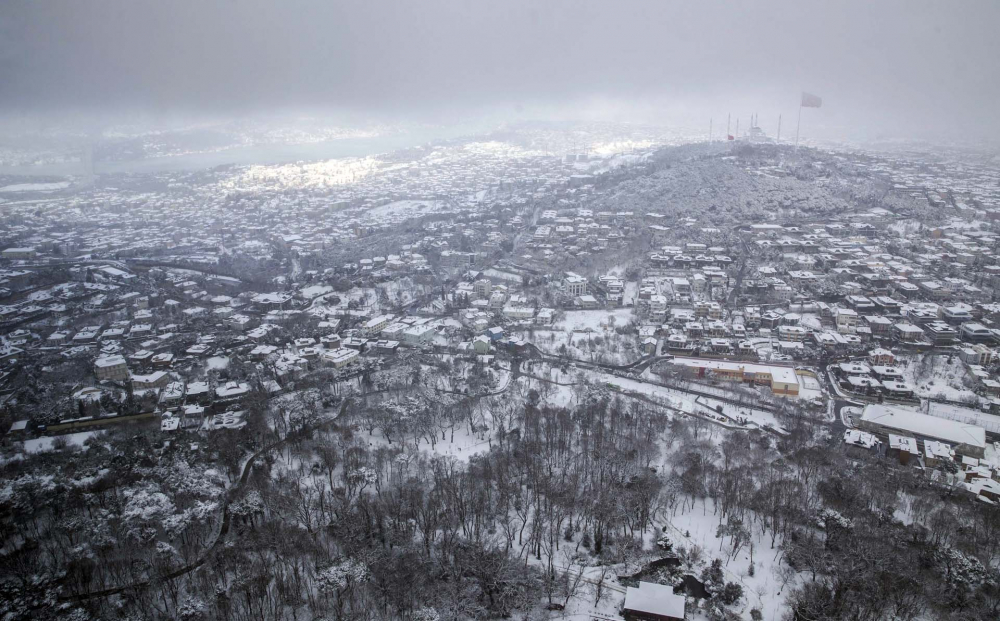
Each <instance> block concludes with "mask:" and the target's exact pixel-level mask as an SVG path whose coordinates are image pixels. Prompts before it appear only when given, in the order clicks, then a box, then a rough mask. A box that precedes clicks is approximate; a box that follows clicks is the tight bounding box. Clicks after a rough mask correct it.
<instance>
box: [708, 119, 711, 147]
mask: <svg viewBox="0 0 1000 621" xmlns="http://www.w3.org/2000/svg"><path fill="white" fill-rule="evenodd" d="M708 144H712V117H709V118H708Z"/></svg>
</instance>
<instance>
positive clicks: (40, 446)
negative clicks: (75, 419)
mask: <svg viewBox="0 0 1000 621" xmlns="http://www.w3.org/2000/svg"><path fill="white" fill-rule="evenodd" d="M100 433H101V432H99V431H81V432H79V433H69V434H66V435H63V436H45V437H42V438H32V439H30V440H25V441H24V451H25V452H26V453H45V452H47V451H51V450H53V448H54V447H53V443H54V442H55V441H56V438H62V439H64V440H66V443H67V445H68V446H76V447H81V448H82V447H83V445H84V443H85V442H86V441H87V439H88V438H92V437H94V436H96V435H98V434H100Z"/></svg>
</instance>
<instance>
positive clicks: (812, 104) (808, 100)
mask: <svg viewBox="0 0 1000 621" xmlns="http://www.w3.org/2000/svg"><path fill="white" fill-rule="evenodd" d="M800 105H801V106H802V107H803V108H819V107H820V106H822V105H823V100H822V99H820V98H819V97H817V96H816V95H813V94H812V93H805V92H804V93H802V103H801V104H800Z"/></svg>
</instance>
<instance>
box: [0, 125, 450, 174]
mask: <svg viewBox="0 0 1000 621" xmlns="http://www.w3.org/2000/svg"><path fill="white" fill-rule="evenodd" d="M463 135H468V132H467V130H462V129H457V128H456V129H452V130H450V131H449V130H443V129H439V128H437V129H434V130H428V131H407V132H401V133H397V134H389V135H385V136H375V137H372V138H346V139H343V140H330V141H326V142H313V143H305V144H287V145H286V144H278V145H253V146H246V147H234V148H232V149H225V150H223V151H212V152H208V153H188V154H185V155H172V156H166V157H151V158H146V159H141V160H128V161H113V162H105V161H99V162H94V173H96V174H98V175H102V174H120V173H139V174H141V173H160V172H171V171H181V170H205V169H208V168H215V167H216V166H226V165H239V166H249V165H253V164H258V165H277V164H289V163H294V162H299V161H320V160H330V159H337V158H342V157H366V156H369V155H378V154H380V153H390V152H392V151H398V150H400V149H408V148H412V147H417V146H420V145H424V144H428V143H430V142H433V141H435V140H447V139H452V138H458V137H460V136H463ZM84 173H85V171H84V169H83V165H82V164H81V163H80V162H63V163H55V164H39V165H26V166H0V175H17V176H46V177H49V176H57V177H63V176H69V175H82V174H84Z"/></svg>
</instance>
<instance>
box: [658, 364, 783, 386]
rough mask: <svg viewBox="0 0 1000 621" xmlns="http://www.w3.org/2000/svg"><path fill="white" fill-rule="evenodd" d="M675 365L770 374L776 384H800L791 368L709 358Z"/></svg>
mask: <svg viewBox="0 0 1000 621" xmlns="http://www.w3.org/2000/svg"><path fill="white" fill-rule="evenodd" d="M673 363H674V364H683V365H685V366H689V367H700V368H703V369H719V370H721V371H739V370H741V369H742V370H743V371H744V372H748V373H770V374H771V379H772V380H773V381H775V382H780V383H785V384H797V383H798V382H799V380H798V379H797V378H796V377H795V369H793V368H791V367H779V366H772V365H769V364H752V363H749V362H729V361H727V360H709V359H707V358H674V359H673Z"/></svg>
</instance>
